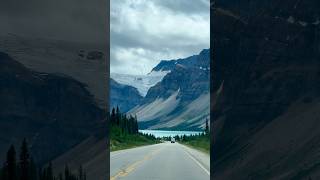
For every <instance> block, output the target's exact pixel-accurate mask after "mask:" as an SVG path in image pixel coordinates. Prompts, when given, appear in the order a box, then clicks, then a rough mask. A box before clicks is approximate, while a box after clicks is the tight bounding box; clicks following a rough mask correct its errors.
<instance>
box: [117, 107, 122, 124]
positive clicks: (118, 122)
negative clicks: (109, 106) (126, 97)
mask: <svg viewBox="0 0 320 180" xmlns="http://www.w3.org/2000/svg"><path fill="white" fill-rule="evenodd" d="M120 119H121V113H120V110H119V107H118V106H117V110H116V123H117V125H119V124H120Z"/></svg>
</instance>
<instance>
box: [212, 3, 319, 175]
mask: <svg viewBox="0 0 320 180" xmlns="http://www.w3.org/2000/svg"><path fill="white" fill-rule="evenodd" d="M215 2H216V3H215V4H214V7H212V8H211V18H212V19H214V21H212V22H213V23H212V24H211V27H214V28H211V34H212V37H213V38H212V41H211V44H214V46H215V47H214V54H213V58H214V59H215V60H214V61H213V63H212V77H211V78H212V82H213V83H212V84H211V90H212V92H211V94H212V98H211V104H212V111H211V112H212V113H213V114H214V116H212V122H211V123H212V125H211V127H212V132H213V134H214V136H213V137H214V138H212V139H211V141H212V142H211V154H212V158H213V159H214V161H212V162H213V163H212V164H211V175H212V177H213V179H217V180H219V179H238V180H247V179H319V178H320V166H319V163H320V158H319V151H320V148H319V147H320V146H319V142H320V121H319V117H320V114H319V112H320V93H319V92H320V86H319V84H320V82H319V80H320V73H319V72H320V61H319V57H320V48H319V47H320V46H319V44H320V33H319V32H320V31H319V29H320V26H319V25H320V20H319V17H320V11H319V5H320V4H319V1H317V0H300V1H291V0H283V1H276V0H261V1H235V0H230V1H219V0H217V1H215Z"/></svg>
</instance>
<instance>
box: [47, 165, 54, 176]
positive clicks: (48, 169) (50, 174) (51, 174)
mask: <svg viewBox="0 0 320 180" xmlns="http://www.w3.org/2000/svg"><path fill="white" fill-rule="evenodd" d="M46 171H47V172H46V180H53V179H54V178H53V172H52V163H51V162H50V163H49V165H48V167H47V170H46Z"/></svg>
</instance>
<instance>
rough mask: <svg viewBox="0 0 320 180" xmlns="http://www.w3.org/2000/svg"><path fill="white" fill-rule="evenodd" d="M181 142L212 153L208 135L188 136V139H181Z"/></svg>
mask: <svg viewBox="0 0 320 180" xmlns="http://www.w3.org/2000/svg"><path fill="white" fill-rule="evenodd" d="M179 143H181V144H184V145H186V146H189V147H192V148H194V149H198V150H200V151H202V152H205V153H207V154H210V137H209V136H208V135H204V136H203V135H200V136H193V137H187V138H186V140H184V141H182V140H181V141H179Z"/></svg>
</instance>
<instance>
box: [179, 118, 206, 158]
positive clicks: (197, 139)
mask: <svg viewBox="0 0 320 180" xmlns="http://www.w3.org/2000/svg"><path fill="white" fill-rule="evenodd" d="M175 140H176V141H178V142H179V143H181V144H184V145H186V146H189V147H192V148H195V149H198V150H200V151H202V152H205V153H207V154H210V132H209V125H208V120H206V128H205V131H204V132H202V133H200V134H198V135H190V136H186V135H183V136H175Z"/></svg>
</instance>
